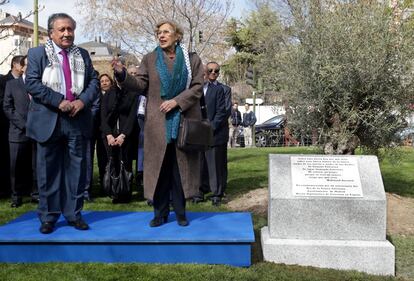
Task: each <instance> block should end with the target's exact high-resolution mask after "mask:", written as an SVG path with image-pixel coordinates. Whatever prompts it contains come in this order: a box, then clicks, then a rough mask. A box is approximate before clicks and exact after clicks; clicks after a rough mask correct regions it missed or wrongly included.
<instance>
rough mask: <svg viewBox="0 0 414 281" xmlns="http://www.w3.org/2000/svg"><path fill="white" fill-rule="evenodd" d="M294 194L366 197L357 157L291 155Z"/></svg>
mask: <svg viewBox="0 0 414 281" xmlns="http://www.w3.org/2000/svg"><path fill="white" fill-rule="evenodd" d="M290 161H291V172H292V191H293V195H294V196H325V197H363V194H362V188H361V180H360V177H359V170H358V160H357V158H354V157H337V156H336V157H335V156H305V155H304V156H291V158H290Z"/></svg>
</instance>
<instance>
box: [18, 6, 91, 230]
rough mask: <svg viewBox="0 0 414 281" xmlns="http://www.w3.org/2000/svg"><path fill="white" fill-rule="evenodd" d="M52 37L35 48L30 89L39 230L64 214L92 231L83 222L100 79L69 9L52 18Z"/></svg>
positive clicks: (75, 224)
mask: <svg viewBox="0 0 414 281" xmlns="http://www.w3.org/2000/svg"><path fill="white" fill-rule="evenodd" d="M47 26H48V34H49V40H48V41H47V42H46V43H45V45H44V46H40V47H36V48H31V49H29V52H28V55H27V58H28V63H27V71H26V83H25V85H26V90H27V91H28V92H29V93H30V94H31V96H32V100H31V103H30V107H29V113H28V115H27V123H26V135H27V136H28V137H30V138H32V139H34V140H35V141H36V142H37V183H38V187H39V207H38V214H39V219H40V222H41V226H40V229H39V231H40V232H41V233H43V234H48V233H51V232H53V230H54V227H55V224H56V222H57V220H58V219H59V217H60V215H61V214H63V216H64V217H65V219H66V221H67V222H68V225H69V226H73V227H74V228H75V229H77V230H87V229H89V225H88V224H87V223H86V222H85V221H84V220H83V218H82V214H81V210H82V208H83V201H84V197H83V192H84V189H85V183H86V145H87V141H86V140H87V139H88V138H90V137H91V134H92V112H91V105H92V103H93V102H94V101H95V99H96V95H97V94H98V83H99V81H98V78H97V76H96V72H95V70H94V68H93V66H92V61H91V58H90V57H89V54H88V52H87V51H86V50H84V49H82V48H79V47H77V46H76V45H74V43H73V42H74V40H75V29H76V22H75V20H74V19H73V18H72V17H71V16H69V15H67V14H64V13H58V14H52V15H51V16H50V17H49V19H48V25H47Z"/></svg>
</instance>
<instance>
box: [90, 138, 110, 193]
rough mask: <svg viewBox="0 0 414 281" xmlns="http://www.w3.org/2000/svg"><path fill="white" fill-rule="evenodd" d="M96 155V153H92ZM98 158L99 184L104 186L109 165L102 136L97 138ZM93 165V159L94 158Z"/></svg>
mask: <svg viewBox="0 0 414 281" xmlns="http://www.w3.org/2000/svg"><path fill="white" fill-rule="evenodd" d="M92 153H94V151H92ZM96 158H97V160H98V170H99V183H100V185H101V186H102V183H103V177H104V175H105V167H106V164H107V163H108V154H107V152H106V149H105V145H104V140H103V139H102V137H101V136H99V137H97V138H96ZM92 163H93V157H92Z"/></svg>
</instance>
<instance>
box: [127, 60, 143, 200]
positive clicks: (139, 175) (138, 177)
mask: <svg viewBox="0 0 414 281" xmlns="http://www.w3.org/2000/svg"><path fill="white" fill-rule="evenodd" d="M127 72H128V74H129V75H131V76H133V77H135V76H137V75H138V68H137V67H136V66H135V65H132V66H129V67H128V68H127ZM136 95H137V99H138V107H137V125H138V126H137V133H136V135H137V136H138V142H136V144H137V148H136V149H135V148H134V151H137V153H136V155H137V157H136V159H137V161H136V165H135V183H136V185H137V190H138V192H140V193H141V194H143V192H142V188H143V177H144V121H145V107H146V100H147V98H146V97H145V96H144V95H140V93H139V92H137V93H136Z"/></svg>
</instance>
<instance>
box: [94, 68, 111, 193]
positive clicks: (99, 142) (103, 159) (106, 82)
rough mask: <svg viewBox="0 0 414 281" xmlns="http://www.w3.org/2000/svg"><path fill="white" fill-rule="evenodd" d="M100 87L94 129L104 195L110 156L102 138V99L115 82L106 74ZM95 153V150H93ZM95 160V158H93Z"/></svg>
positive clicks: (100, 181) (101, 80)
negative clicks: (104, 180) (106, 168)
mask: <svg viewBox="0 0 414 281" xmlns="http://www.w3.org/2000/svg"><path fill="white" fill-rule="evenodd" d="M98 79H99V85H100V93H99V100H100V103H99V112H98V113H97V114H96V115H95V119H94V128H93V130H94V131H93V134H94V136H95V138H94V139H95V143H96V158H97V160H98V161H97V162H98V172H99V184H100V186H101V189H100V192H101V194H102V195H103V194H104V190H103V177H104V175H105V167H106V164H107V163H108V154H107V152H106V148H105V144H104V138H103V137H102V132H101V103H102V99H103V97H104V96H105V94H106V93H107V92H108V91H109V90H110V89H111V88H112V87H113V86H114V80H113V79H112V78H111V77H110V76H109V75H108V74H106V73H104V74H101V75H99V78H98ZM92 151H94V150H92ZM92 159H93V158H92Z"/></svg>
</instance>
